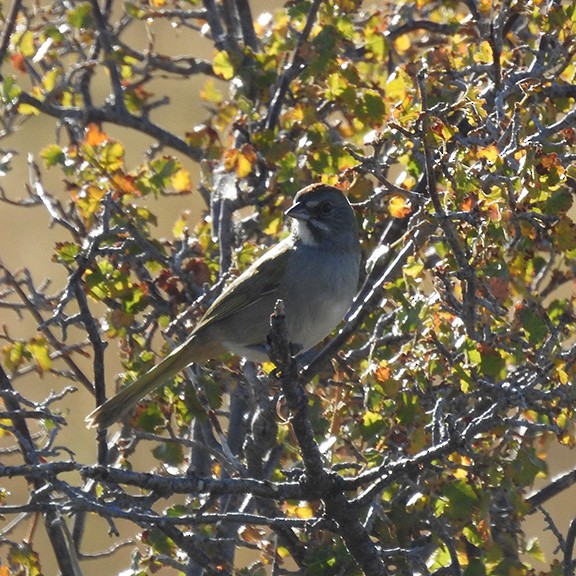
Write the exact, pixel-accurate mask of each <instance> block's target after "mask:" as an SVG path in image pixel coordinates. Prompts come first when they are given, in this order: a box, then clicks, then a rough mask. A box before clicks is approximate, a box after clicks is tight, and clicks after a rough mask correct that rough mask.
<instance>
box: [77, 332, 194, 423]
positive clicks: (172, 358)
mask: <svg viewBox="0 0 576 576" xmlns="http://www.w3.org/2000/svg"><path fill="white" fill-rule="evenodd" d="M195 348H196V339H195V338H191V339H189V340H186V341H185V342H184V343H183V344H181V345H180V346H178V347H177V348H174V350H172V352H170V354H168V356H166V357H165V358H163V359H162V361H160V362H159V363H158V364H156V366H154V368H152V369H151V370H149V371H148V372H146V374H144V376H142V377H141V378H139V379H138V380H136V381H134V382H132V383H131V384H128V386H126V387H125V388H123V389H122V390H120V392H118V394H116V395H115V396H112V398H109V399H108V400H106V402H104V404H101V405H100V406H98V408H96V410H94V411H93V412H90V414H88V416H86V422H87V424H88V427H89V428H94V427H96V426H103V427H108V426H110V425H111V424H113V423H114V422H116V421H117V420H119V419H120V418H121V417H122V416H123V415H124V414H126V412H128V411H129V410H130V409H131V408H132V407H133V406H135V405H136V404H137V403H138V402H139V401H140V400H142V398H144V396H146V395H147V394H149V393H150V392H152V391H153V390H156V388H159V387H160V386H162V384H164V383H165V382H166V381H167V380H169V379H170V378H171V377H172V376H174V375H175V374H177V373H178V372H180V371H181V370H183V369H184V368H186V366H188V365H189V364H190V363H192V362H193V361H194V360H196V358H195V357H194V350H195Z"/></svg>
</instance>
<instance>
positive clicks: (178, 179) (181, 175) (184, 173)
mask: <svg viewBox="0 0 576 576" xmlns="http://www.w3.org/2000/svg"><path fill="white" fill-rule="evenodd" d="M171 180H172V187H173V188H174V190H176V192H191V191H192V179H191V177H190V172H189V171H188V170H185V169H184V168H180V170H178V172H175V173H174V174H173V175H172V179H171Z"/></svg>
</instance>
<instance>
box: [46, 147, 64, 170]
mask: <svg viewBox="0 0 576 576" xmlns="http://www.w3.org/2000/svg"><path fill="white" fill-rule="evenodd" d="M40 157H41V158H42V160H44V165H45V166H46V168H50V167H51V166H56V165H57V164H64V161H65V160H66V154H64V150H62V147H61V146H58V144H50V145H49V146H46V148H44V149H43V150H42V151H41V152H40Z"/></svg>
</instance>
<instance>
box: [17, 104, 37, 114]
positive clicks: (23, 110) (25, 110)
mask: <svg viewBox="0 0 576 576" xmlns="http://www.w3.org/2000/svg"><path fill="white" fill-rule="evenodd" d="M18 112H19V113H20V114H25V115H27V116H30V115H32V116H38V115H39V114H40V110H38V108H36V107H34V106H31V105H30V104H18Z"/></svg>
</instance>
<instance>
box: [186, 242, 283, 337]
mask: <svg viewBox="0 0 576 576" xmlns="http://www.w3.org/2000/svg"><path fill="white" fill-rule="evenodd" d="M290 240H291V239H290V238H287V239H286V240H284V241H283V242H280V244H278V245H276V246H275V247H274V248H271V249H270V250H269V251H268V252H266V254H264V255H263V256H262V257H261V258H259V259H258V260H256V262H254V263H253V264H252V265H251V266H250V267H249V268H248V269H247V270H245V271H244V272H243V273H242V274H241V275H240V276H238V278H236V280H234V281H233V282H232V283H230V284H229V285H228V286H226V288H224V291H223V292H222V294H220V296H218V298H216V300H214V302H213V304H212V305H211V306H210V308H208V310H207V311H206V314H204V316H203V318H202V320H201V321H200V322H199V323H198V325H197V326H196V328H195V332H196V331H198V330H199V329H200V328H201V327H203V326H206V325H207V324H210V323H211V322H214V321H220V320H223V319H224V318H228V317H229V316H232V315H233V314H236V313H237V312H239V311H240V310H243V309H244V308H247V307H248V306H251V305H252V304H255V303H256V302H258V301H259V300H261V299H262V298H264V297H265V296H268V295H269V294H272V293H274V292H276V291H277V290H278V286H279V285H280V282H281V280H282V277H283V276H284V271H285V269H286V264H287V261H288V258H289V257H290V253H291V251H292V248H293V243H292V242H291V241H290Z"/></svg>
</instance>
